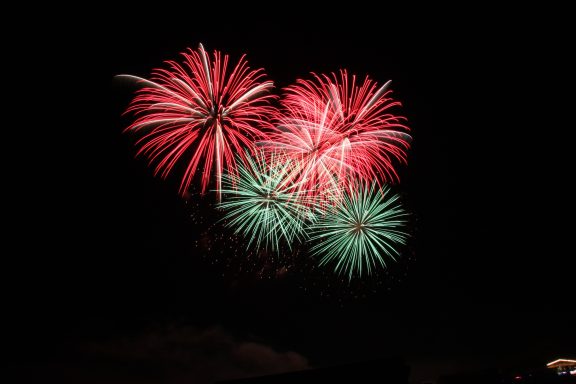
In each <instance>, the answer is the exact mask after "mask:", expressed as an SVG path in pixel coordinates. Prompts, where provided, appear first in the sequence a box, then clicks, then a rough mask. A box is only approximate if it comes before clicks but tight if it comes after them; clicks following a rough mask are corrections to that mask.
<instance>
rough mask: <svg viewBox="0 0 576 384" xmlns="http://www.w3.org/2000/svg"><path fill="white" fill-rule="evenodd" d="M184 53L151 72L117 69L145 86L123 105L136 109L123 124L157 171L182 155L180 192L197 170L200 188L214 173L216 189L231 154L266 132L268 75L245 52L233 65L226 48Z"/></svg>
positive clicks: (230, 167) (231, 165)
mask: <svg viewBox="0 0 576 384" xmlns="http://www.w3.org/2000/svg"><path fill="white" fill-rule="evenodd" d="M182 56H183V62H182V63H177V62H174V61H168V62H166V64H167V67H168V68H167V69H156V70H154V71H153V73H152V77H151V79H150V80H147V79H143V78H139V77H136V76H131V75H120V76H121V77H127V78H130V79H133V80H135V81H136V82H137V83H138V84H139V85H141V86H142V88H141V89H140V90H138V91H137V94H136V96H135V97H134V99H133V100H132V102H131V104H130V106H129V107H128V109H127V111H126V112H127V113H128V112H132V113H134V115H135V117H136V119H135V121H134V122H133V123H132V124H131V125H130V126H129V127H128V128H127V129H126V130H127V131H135V132H138V133H141V134H142V137H141V138H140V139H139V141H138V142H137V145H138V146H139V147H140V149H139V151H138V155H144V156H146V157H148V158H149V160H150V162H151V163H155V164H156V166H155V174H160V175H161V176H162V177H166V176H167V175H168V174H170V173H171V172H172V171H173V170H174V167H175V165H176V164H177V163H178V162H180V161H182V162H184V163H185V170H184V174H183V176H182V179H181V183H180V193H182V194H185V193H186V191H187V189H188V187H189V186H190V184H191V183H192V182H193V179H194V176H195V175H196V174H197V172H198V170H201V172H202V176H201V190H202V193H205V192H206V191H207V189H208V185H209V182H210V180H211V177H212V175H213V173H214V174H215V178H216V191H217V192H218V196H219V197H220V190H221V179H222V174H223V172H224V170H225V169H226V170H227V171H228V172H229V173H232V174H236V173H237V160H236V158H235V154H237V153H240V154H242V153H244V151H245V149H246V148H248V149H249V150H252V148H253V147H254V141H255V140H260V139H263V138H266V137H267V136H266V135H265V133H264V130H265V128H266V127H267V126H269V125H268V124H269V123H268V118H269V116H271V115H273V114H274V108H273V107H272V106H271V105H270V101H271V99H273V98H274V96H273V95H271V94H270V90H271V89H272V88H273V83H272V82H271V81H262V79H263V77H264V73H263V71H262V70H261V69H259V70H250V68H249V67H248V65H247V62H246V60H245V59H244V56H242V58H241V59H240V61H239V62H238V64H236V66H234V67H233V68H232V70H229V59H228V56H227V55H224V56H223V55H222V54H221V53H220V52H218V51H215V52H214V55H213V59H212V60H211V59H210V56H209V55H208V54H207V53H206V51H205V50H204V47H203V46H202V45H201V44H200V47H199V48H198V50H197V51H194V50H191V49H189V50H188V52H184V53H182Z"/></svg>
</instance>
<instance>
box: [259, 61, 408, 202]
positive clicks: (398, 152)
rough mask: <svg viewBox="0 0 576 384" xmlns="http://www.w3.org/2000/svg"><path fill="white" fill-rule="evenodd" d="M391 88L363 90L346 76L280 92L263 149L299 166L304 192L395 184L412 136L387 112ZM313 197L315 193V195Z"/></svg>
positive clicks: (369, 85)
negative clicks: (362, 183)
mask: <svg viewBox="0 0 576 384" xmlns="http://www.w3.org/2000/svg"><path fill="white" fill-rule="evenodd" d="M389 84H390V82H387V83H386V84H384V85H383V86H381V87H379V88H378V86H377V84H376V83H375V82H373V81H372V80H370V79H369V78H368V77H366V79H365V80H364V82H363V84H361V85H359V84H357V83H356V77H355V76H350V77H349V76H348V74H347V72H346V71H345V70H343V71H340V76H337V75H336V74H334V73H332V76H331V77H330V76H327V75H316V74H313V79H312V80H298V81H297V83H296V84H295V85H292V86H289V87H287V88H286V89H285V91H286V92H285V96H284V99H283V100H282V103H283V105H284V111H283V113H282V114H281V115H280V116H279V118H278V125H277V127H276V128H275V132H274V133H273V134H272V136H271V139H270V140H269V141H266V142H265V144H266V146H267V147H268V148H270V149H272V150H282V151H284V152H285V153H286V154H287V155H288V156H289V157H290V158H292V159H293V160H296V161H298V162H299V163H300V164H301V166H300V170H299V172H298V175H297V176H295V177H297V178H298V179H299V185H300V187H301V188H302V189H304V190H308V191H325V190H331V191H341V190H342V187H347V188H349V187H350V186H351V185H355V184H354V183H351V181H352V180H361V181H362V180H363V181H371V180H377V181H378V182H395V181H398V173H397V172H396V170H395V168H394V167H395V165H396V163H397V162H400V163H405V162H406V157H407V150H408V148H409V146H410V141H411V136H410V135H409V134H408V132H409V128H408V127H407V126H406V125H404V124H403V122H404V121H405V118H404V117H402V116H398V115H395V114H393V113H391V112H390V110H391V109H392V108H393V107H397V106H400V105H401V104H400V102H398V101H395V100H393V99H392V98H391V97H390V94H391V91H390V90H388V86H389ZM314 193H317V192H314Z"/></svg>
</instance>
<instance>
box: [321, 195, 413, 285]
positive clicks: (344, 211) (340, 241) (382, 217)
mask: <svg viewBox="0 0 576 384" xmlns="http://www.w3.org/2000/svg"><path fill="white" fill-rule="evenodd" d="M406 216H408V213H407V212H406V211H405V210H404V209H403V208H402V207H401V204H400V201H399V196H398V195H396V194H393V193H392V192H391V191H390V188H389V187H387V186H384V187H383V188H382V190H377V189H376V185H375V184H373V185H372V186H371V187H370V188H368V186H366V185H364V186H359V187H357V188H354V189H353V190H352V192H351V193H345V194H344V196H343V197H342V199H341V201H340V203H339V204H337V205H336V206H335V207H334V208H333V209H331V210H329V211H328V212H327V213H326V214H325V215H323V216H322V217H320V218H319V219H318V221H317V222H316V223H315V224H314V225H313V226H312V231H311V233H312V234H311V240H313V241H316V242H317V244H316V245H314V246H313V247H312V248H311V252H312V255H314V256H320V257H321V259H320V265H326V264H332V263H335V267H334V269H335V271H336V272H337V273H339V274H341V273H346V274H347V275H348V279H352V277H353V276H354V275H358V276H362V275H363V274H364V273H367V274H368V275H369V274H371V273H372V270H373V268H376V267H377V266H381V267H384V268H385V267H386V259H392V260H394V261H396V257H397V256H399V252H398V250H397V246H398V245H399V244H405V243H406V240H407V238H408V233H406V232H405V231H404V230H403V228H404V227H405V225H406Z"/></svg>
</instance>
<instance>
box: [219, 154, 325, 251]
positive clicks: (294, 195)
mask: <svg viewBox="0 0 576 384" xmlns="http://www.w3.org/2000/svg"><path fill="white" fill-rule="evenodd" d="M239 162H240V160H239ZM238 169H239V172H238V174H237V175H236V174H225V175H224V177H223V182H224V188H223V190H222V192H223V194H225V198H224V200H223V201H222V202H221V203H220V204H219V205H218V206H219V207H220V208H222V209H224V210H225V211H226V213H225V216H224V220H225V221H226V225H227V226H229V227H234V228H235V231H236V233H242V234H243V235H244V236H245V237H246V238H248V239H249V241H248V247H250V245H251V244H252V243H255V245H256V248H261V247H262V248H265V249H271V250H272V251H274V252H277V253H280V245H281V244H284V243H285V244H286V245H287V246H288V247H289V248H291V247H292V243H293V242H294V241H302V240H304V239H305V238H306V233H305V231H304V229H305V226H306V224H307V223H309V222H311V221H313V220H314V218H315V214H314V212H313V211H312V210H311V208H310V204H309V203H308V202H307V201H306V193H305V192H303V191H301V190H300V189H299V188H297V186H296V185H294V184H293V183H292V182H291V181H290V178H289V177H287V176H288V175H290V174H291V173H292V172H293V170H294V163H293V162H292V161H291V160H289V159H285V158H284V157H283V156H281V155H278V154H277V155H273V156H270V155H265V154H264V153H263V152H260V153H258V154H257V155H256V156H250V155H247V156H245V161H244V162H242V163H240V166H239V167H238ZM284 240H285V241H284Z"/></svg>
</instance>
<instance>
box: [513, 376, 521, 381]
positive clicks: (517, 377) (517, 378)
mask: <svg viewBox="0 0 576 384" xmlns="http://www.w3.org/2000/svg"><path fill="white" fill-rule="evenodd" d="M514 379H515V380H522V376H520V375H518V376H514Z"/></svg>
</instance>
